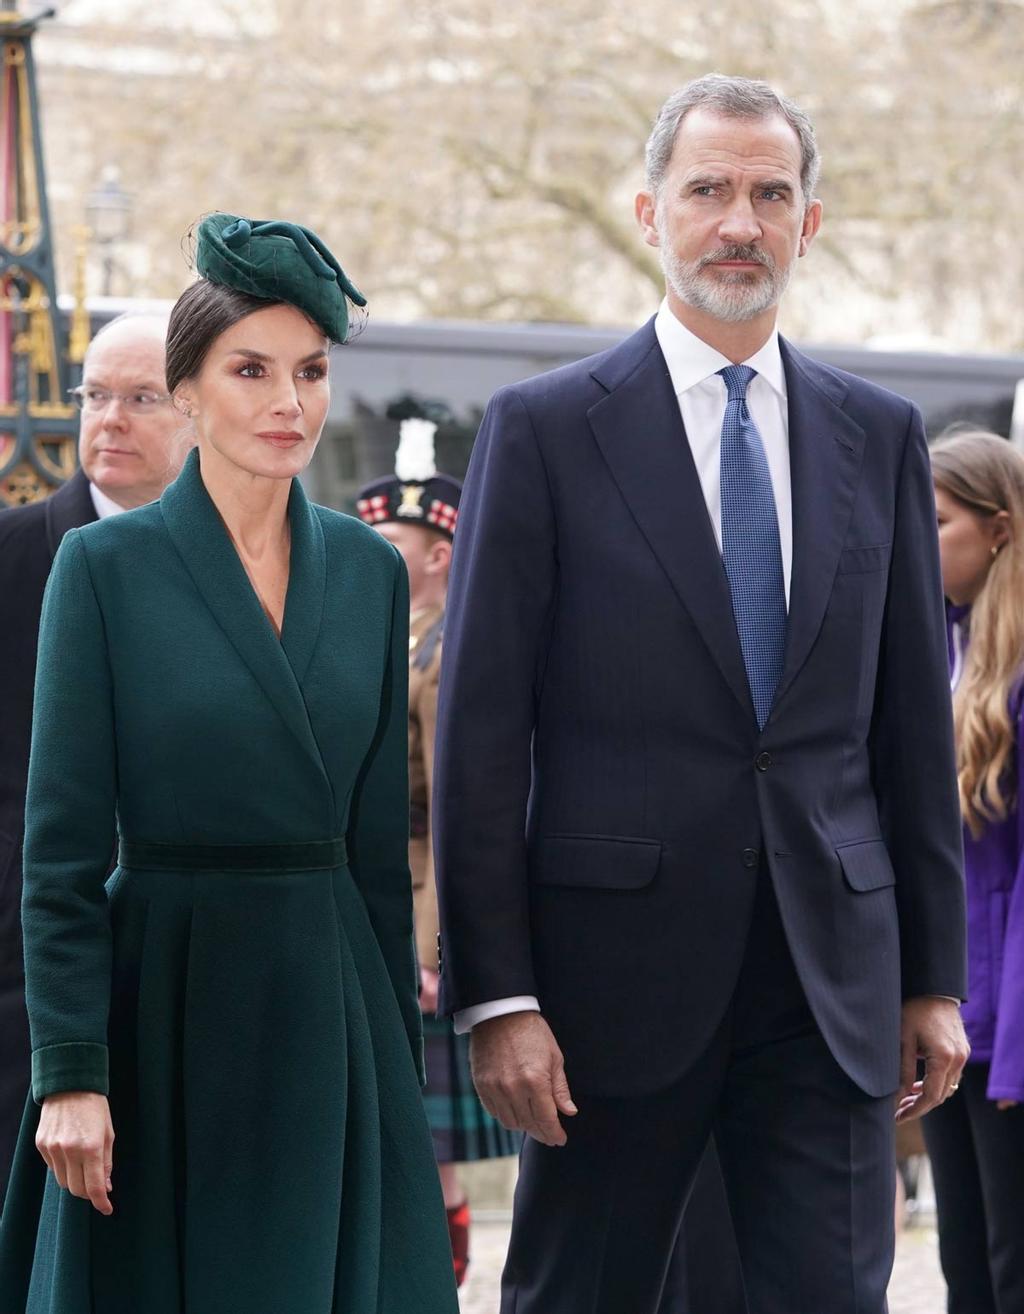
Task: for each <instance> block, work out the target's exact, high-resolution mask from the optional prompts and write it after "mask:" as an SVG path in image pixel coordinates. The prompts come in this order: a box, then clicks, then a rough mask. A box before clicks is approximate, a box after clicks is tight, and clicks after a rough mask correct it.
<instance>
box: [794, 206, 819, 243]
mask: <svg viewBox="0 0 1024 1314" xmlns="http://www.w3.org/2000/svg"><path fill="white" fill-rule="evenodd" d="M820 227H821V202H820V201H812V202H811V203H810V205H809V206H808V207H807V209H806V210H805V211H804V222H803V227H802V228H801V230H800V244H799V246H798V248H797V255H801V256H805V255H806V254H807V252H808V250H809V248H810V245H811V243H812V242H813V241H814V239H815V238H816V237H817V236H818V229H819V228H820Z"/></svg>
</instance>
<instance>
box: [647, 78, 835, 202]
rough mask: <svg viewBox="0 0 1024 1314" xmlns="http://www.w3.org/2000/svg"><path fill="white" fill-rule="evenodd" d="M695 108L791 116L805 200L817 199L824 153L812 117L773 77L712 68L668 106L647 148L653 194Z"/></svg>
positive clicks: (738, 115)
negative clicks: (734, 74) (780, 89)
mask: <svg viewBox="0 0 1024 1314" xmlns="http://www.w3.org/2000/svg"><path fill="white" fill-rule="evenodd" d="M694 109H709V110H713V111H714V112H715V113H716V114H721V115H723V116H724V117H726V118H731V119H766V118H770V117H772V116H773V115H779V116H780V117H781V118H783V119H785V120H786V122H787V123H788V124H789V126H790V127H791V128H792V129H793V131H794V132H795V133H796V135H797V140H798V141H799V143H800V184H801V187H802V189H803V194H804V204H805V205H809V204H810V202H811V201H813V200H814V189H815V188H816V187H817V185H818V174H819V173H820V172H821V156H820V155H819V154H818V143H817V141H816V140H815V138H814V125H813V124H812V123H811V120H810V119H809V118H808V117H807V115H806V114H805V113H804V112H803V110H802V109H800V107H799V106H798V105H795V104H794V103H793V101H791V100H789V99H787V98H786V97H785V96H780V95H779V93H778V92H777V91H775V90H774V89H773V88H772V87H770V86H769V85H768V83H767V82H755V81H753V80H752V79H751V78H734V77H727V76H726V75H725V74H723V73H708V74H707V75H706V76H705V77H702V78H695V79H694V81H692V82H688V83H687V84H686V86H685V87H681V88H680V89H679V90H678V91H676V92H674V93H673V94H672V95H671V96H669V98H668V100H666V101H665V103H664V105H662V107H661V110H660V112H659V114H658V117H657V119H656V120H655V123H654V128H653V129H652V131H651V135H650V137H649V138H648V139H647V149H646V152H645V159H646V164H647V189H648V191H650V192H651V194H652V195H654V196H657V195H658V193H659V192H660V191H661V186H662V183H663V182H664V181H665V174H666V173H667V172H668V165H669V160H671V158H672V148H673V147H674V146H675V144H676V135H677V134H678V132H679V125H680V124H681V123H682V121H683V119H684V118H685V117H686V116H687V114H689V112H690V111H691V110H694Z"/></svg>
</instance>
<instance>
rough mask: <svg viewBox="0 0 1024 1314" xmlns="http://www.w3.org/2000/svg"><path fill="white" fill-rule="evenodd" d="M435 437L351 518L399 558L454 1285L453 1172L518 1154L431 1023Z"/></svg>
mask: <svg viewBox="0 0 1024 1314" xmlns="http://www.w3.org/2000/svg"><path fill="white" fill-rule="evenodd" d="M436 428H437V426H436V425H435V424H434V423H433V422H432V421H430V420H425V419H407V420H403V422H402V426H401V432H400V440H399V447H398V452H397V454H396V459H395V474H394V475H393V476H392V475H389V476H387V477H386V478H383V479H377V480H375V481H374V482H372V483H370V484H368V485H367V486H366V487H365V488H363V489H362V490H361V492H360V494H359V498H358V501H357V503H356V509H357V512H358V514H359V517H360V519H362V520H363V521H364V522H365V523H366V524H368V525H372V526H373V527H374V529H376V530H377V531H378V532H379V533H380V534H381V535H382V536H383V537H384V538H386V539H388V541H389V542H390V543H391V544H392V545H393V546H394V547H396V548H397V549H398V551H399V552H400V553H401V554H402V557H403V558H404V560H405V564H406V566H407V568H408V571H409V603H410V610H411V615H410V620H409V791H410V813H411V816H410V821H411V826H410V842H409V866H410V868H411V870H412V882H413V910H414V918H415V929H416V949H417V953H418V955H419V963H420V982H421V993H420V1007H421V1008H422V1010H423V1034H424V1046H425V1060H426V1073H427V1081H426V1086H425V1088H424V1092H423V1095H424V1102H425V1104H426V1110H427V1120H428V1122H429V1124H430V1130H431V1133H432V1135H433V1138H434V1151H435V1154H436V1156H437V1163H438V1170H439V1172H440V1176H441V1187H442V1190H443V1192H444V1202H445V1208H446V1210H447V1215H448V1230H449V1233H450V1235H451V1240H452V1255H453V1258H454V1262H455V1276H456V1280H457V1282H458V1283H459V1285H460V1286H461V1285H462V1283H463V1281H464V1280H465V1276H466V1269H467V1267H468V1264H469V1203H468V1200H467V1198H466V1193H465V1190H464V1188H463V1187H462V1185H461V1183H460V1182H459V1179H458V1174H457V1168H456V1165H458V1164H460V1163H470V1162H473V1161H475V1160H478V1159H495V1158H501V1157H503V1156H509V1155H514V1154H518V1153H519V1145H520V1141H521V1135H520V1133H518V1132H510V1131H506V1130H505V1128H504V1127H502V1126H501V1124H500V1123H499V1122H498V1121H497V1120H496V1119H494V1118H492V1117H491V1115H490V1114H489V1113H488V1112H487V1111H486V1109H485V1108H484V1107H483V1105H482V1104H481V1103H480V1101H479V1099H478V1098H477V1095H476V1092H475V1090H474V1089H473V1081H472V1078H471V1076H470V1069H469V1036H468V1035H464V1036H457V1035H456V1034H455V1029H454V1026H453V1024H452V1022H451V1021H450V1020H449V1019H441V1018H438V1017H437V1016H436V1010H437V985H438V969H439V961H438V914H437V892H436V889H435V886H434V858H433V850H432V845H431V834H430V798H431V782H432V776H433V761H434V735H435V727H436V724H437V690H438V678H439V674H440V669H441V640H442V636H443V632H444V606H445V594H446V592H447V588H448V570H449V566H450V563H451V551H452V540H453V537H454V534H455V525H456V522H457V520H458V507H459V496H460V493H461V491H462V486H461V484H460V483H459V482H458V480H456V479H453V478H451V476H449V475H444V474H438V473H437V469H436V465H435V459H434V433H435V431H436Z"/></svg>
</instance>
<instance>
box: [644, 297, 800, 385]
mask: <svg viewBox="0 0 1024 1314" xmlns="http://www.w3.org/2000/svg"><path fill="white" fill-rule="evenodd" d="M654 332H655V334H656V335H657V338H658V345H659V346H660V347H661V350H662V354H663V355H664V357H665V363H666V364H667V365H668V372H669V375H670V376H671V379H672V387H673V388H674V389H675V392H676V396H677V397H678V396H679V395H680V394H681V393H684V392H688V391H689V390H690V389H691V388H693V387H696V385H697V384H698V383H703V382H704V380H705V379H707V378H710V377H711V376H712V375H713V374H717V373H718V371H719V370H720V369H724V367H725V366H726V365H731V364H732V363H733V362H732V361H731V360H729V359H728V357H727V356H723V355H722V353H721V352H720V351H716V350H715V348H714V347H712V346H709V345H708V343H706V342H704V341H703V340H702V339H701V338H698V337H697V335H696V334H695V333H691V332H690V330H689V329H688V328H687V327H686V325H685V324H682V323H681V322H680V321H679V320H678V319H676V317H675V315H673V313H672V311H671V309H670V307H669V304H668V298H667V297H666V299H665V300H664V301H662V303H661V306H660V307H659V309H658V313H657V316H656V317H655V320H654ZM742 364H744V365H749V366H750V368H751V369H752V370H756V371H757V373H758V374H760V375H761V377H762V378H763V379H764V380H765V381H766V382H768V383H770V384H771V386H772V388H773V389H774V391H775V392H777V393H778V395H779V396H780V397H781V398H782V400H783V401H785V400H786V395H787V394H786V371H785V370H784V369H783V366H782V352H781V351H780V350H779V334H778V330H773V331H772V335H771V337H770V338H769V339H768V341H767V342H766V343H765V344H764V346H763V347H762V348H761V349H760V351H756V352H755V353H754V355H753V356H751V357H750V359H749V360H745V361H743V362H742ZM723 382H724V381H723Z"/></svg>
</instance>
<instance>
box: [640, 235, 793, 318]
mask: <svg viewBox="0 0 1024 1314" xmlns="http://www.w3.org/2000/svg"><path fill="white" fill-rule="evenodd" d="M661 237H662V243H661V246H660V248H659V251H660V254H661V267H662V270H663V271H664V274H665V280H666V282H667V283H668V285H669V287H670V288H671V289H672V291H673V292H674V293H675V294H676V296H677V297H678V298H679V300H680V301H682V302H684V303H685V304H686V305H688V306H692V307H693V309H694V310H701V311H704V313H705V314H708V315H711V316H712V317H713V318H715V319H720V320H724V321H725V322H726V323H729V324H739V323H742V322H743V321H744V320H747V319H754V318H756V316H758V315H761V314H763V313H764V311H766V310H768V309H769V308H770V307H772V306H774V305H777V304H778V302H779V301H780V300H781V299H782V294H783V292H785V290H786V288H787V287H788V285H789V279H790V275H791V274H792V272H793V266H792V265H790V266H789V267H788V268H786V269H780V268H779V267H778V265H777V264H776V263H775V261H774V260H773V259H772V257H771V256H770V255H769V254H768V252H767V251H762V250H761V248H760V247H757V246H722V247H719V248H718V250H717V251H712V252H711V253H710V254H708V255H705V256H701V258H700V259H699V260H697V261H695V262H694V263H692V264H687V263H686V262H685V261H683V260H680V259H679V257H678V256H677V255H676V253H675V252H674V251H673V250H672V248H671V246H670V245H669V243H668V241H667V240H666V237H667V235H666V234H661ZM720 260H752V261H756V262H757V263H758V264H759V265H761V266H762V268H763V269H764V270H765V271H766V273H765V274H756V273H753V272H748V271H746V270H740V269H734V270H723V269H719V270H717V271H715V272H712V271H711V270H710V269H709V266H710V265H713V264H716V263H717V262H718V261H720Z"/></svg>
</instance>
